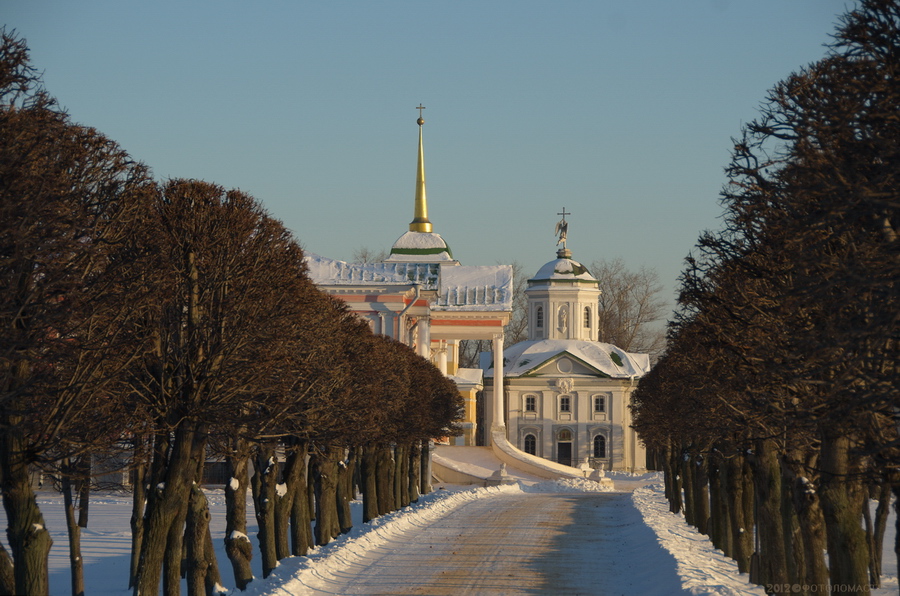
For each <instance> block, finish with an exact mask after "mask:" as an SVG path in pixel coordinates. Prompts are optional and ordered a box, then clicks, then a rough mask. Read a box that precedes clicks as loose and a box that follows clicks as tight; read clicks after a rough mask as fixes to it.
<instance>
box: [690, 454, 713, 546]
mask: <svg viewBox="0 0 900 596" xmlns="http://www.w3.org/2000/svg"><path fill="white" fill-rule="evenodd" d="M707 449H708V447H707V446H706V445H702V446H700V453H698V454H697V455H695V456H694V458H693V462H692V463H693V475H694V477H693V479H692V481H693V488H694V521H695V522H696V524H695V525H696V526H697V530H698V531H699V532H700V533H701V534H709V477H708V476H707V470H708V467H707V466H708V464H709V462H708V460H707V457H706V455H704V453H703V451H705V450H707Z"/></svg>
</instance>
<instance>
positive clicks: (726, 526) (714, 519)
mask: <svg viewBox="0 0 900 596" xmlns="http://www.w3.org/2000/svg"><path fill="white" fill-rule="evenodd" d="M708 461H709V464H708V475H709V501H710V515H709V536H710V538H711V539H712V543H713V545H714V546H715V547H716V548H718V549H720V550H721V551H722V552H723V553H725V556H727V557H732V558H733V557H734V548H733V545H732V539H731V524H730V523H729V519H730V511H729V510H730V507H731V503H730V501H729V500H728V497H727V495H728V492H727V491H728V466H727V465H726V464H725V456H724V455H723V453H722V451H721V450H720V449H719V448H714V449H713V450H712V451H711V452H710V456H709V460H708Z"/></svg>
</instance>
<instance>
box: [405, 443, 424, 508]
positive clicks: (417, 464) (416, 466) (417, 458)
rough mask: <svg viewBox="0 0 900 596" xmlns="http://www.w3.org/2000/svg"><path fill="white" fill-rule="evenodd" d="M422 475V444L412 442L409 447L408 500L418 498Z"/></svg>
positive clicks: (416, 499) (413, 501)
mask: <svg viewBox="0 0 900 596" xmlns="http://www.w3.org/2000/svg"><path fill="white" fill-rule="evenodd" d="M421 475H422V445H421V443H420V442H416V443H414V444H413V445H412V446H410V449H409V484H408V486H409V502H410V503H415V502H416V501H418V500H419V485H420V484H421Z"/></svg>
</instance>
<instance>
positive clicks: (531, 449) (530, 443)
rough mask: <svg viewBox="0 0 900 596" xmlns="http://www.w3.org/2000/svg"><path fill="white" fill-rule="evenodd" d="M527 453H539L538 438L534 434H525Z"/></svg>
mask: <svg viewBox="0 0 900 596" xmlns="http://www.w3.org/2000/svg"><path fill="white" fill-rule="evenodd" d="M525 453H530V454H531V455H537V439H536V438H535V436H534V435H532V434H527V435H525Z"/></svg>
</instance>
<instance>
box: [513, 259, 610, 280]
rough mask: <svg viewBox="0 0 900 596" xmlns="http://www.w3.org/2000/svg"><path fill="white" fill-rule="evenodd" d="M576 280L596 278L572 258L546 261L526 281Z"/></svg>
mask: <svg viewBox="0 0 900 596" xmlns="http://www.w3.org/2000/svg"><path fill="white" fill-rule="evenodd" d="M549 279H552V280H578V281H588V282H596V281H597V279H596V278H595V277H594V276H593V275H591V272H590V271H588V269H587V267H585V266H584V265H582V264H581V263H579V262H578V261H573V260H572V259H556V260H553V261H550V262H549V263H546V264H545V265H544V266H543V267H541V268H540V269H539V270H538V272H537V273H536V274H535V275H534V277H532V278H531V279H529V280H528V281H545V280H549Z"/></svg>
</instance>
